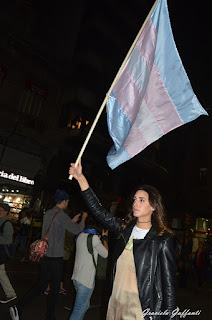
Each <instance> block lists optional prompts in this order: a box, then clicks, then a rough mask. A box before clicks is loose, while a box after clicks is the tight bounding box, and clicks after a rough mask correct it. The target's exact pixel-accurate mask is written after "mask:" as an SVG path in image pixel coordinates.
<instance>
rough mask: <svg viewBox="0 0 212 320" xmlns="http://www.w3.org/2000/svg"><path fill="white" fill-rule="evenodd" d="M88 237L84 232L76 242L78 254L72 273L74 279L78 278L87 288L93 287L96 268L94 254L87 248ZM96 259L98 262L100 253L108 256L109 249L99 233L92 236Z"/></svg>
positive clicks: (104, 256)
mask: <svg viewBox="0 0 212 320" xmlns="http://www.w3.org/2000/svg"><path fill="white" fill-rule="evenodd" d="M87 237H88V234H87V233H84V232H82V233H81V234H80V235H79V237H78V238H77V243H76V256H75V263H74V271H73V274H72V278H71V279H72V280H76V281H78V282H80V283H82V284H83V285H84V286H85V287H87V288H90V289H91V288H92V286H93V282H94V278H95V274H96V269H95V267H94V263H93V258H92V255H91V254H90V253H89V252H88V249H87ZM92 245H93V253H94V259H95V261H96V262H97V257H98V254H99V255H100V256H102V257H103V258H107V256H108V250H107V249H106V248H105V246H103V244H102V242H101V241H100V239H99V237H98V236H97V235H93V237H92Z"/></svg>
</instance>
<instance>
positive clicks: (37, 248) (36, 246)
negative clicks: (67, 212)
mask: <svg viewBox="0 0 212 320" xmlns="http://www.w3.org/2000/svg"><path fill="white" fill-rule="evenodd" d="M59 212H60V211H57V212H56V213H55V214H54V216H53V218H52V221H51V223H50V225H49V227H48V229H47V231H46V233H45V235H44V237H43V239H39V240H36V241H34V242H33V243H32V244H31V246H30V249H29V260H30V261H33V262H39V261H40V258H42V257H43V256H44V255H45V254H46V253H47V250H48V247H49V245H48V237H47V236H48V233H49V230H50V227H51V224H52V222H53V220H54V218H55V217H56V215H57V214H58V213H59Z"/></svg>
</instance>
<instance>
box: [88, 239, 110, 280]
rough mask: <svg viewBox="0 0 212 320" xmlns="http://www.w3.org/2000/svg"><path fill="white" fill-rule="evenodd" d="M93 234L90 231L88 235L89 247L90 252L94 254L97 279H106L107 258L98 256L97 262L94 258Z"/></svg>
mask: <svg viewBox="0 0 212 320" xmlns="http://www.w3.org/2000/svg"><path fill="white" fill-rule="evenodd" d="M92 239H93V234H91V233H89V234H88V237H87V248H88V252H89V253H90V254H91V255H92V259H93V264H94V267H95V269H96V279H98V280H105V279H106V273H107V258H103V257H101V256H100V255H98V257H97V264H96V261H95V259H94V254H93V245H92Z"/></svg>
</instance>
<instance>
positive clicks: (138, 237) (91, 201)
mask: <svg viewBox="0 0 212 320" xmlns="http://www.w3.org/2000/svg"><path fill="white" fill-rule="evenodd" d="M69 174H70V175H72V176H73V177H74V178H75V179H76V180H77V181H78V183H79V186H80V188H81V191H82V196H83V198H84V200H85V202H86V204H87V206H88V208H89V210H90V212H91V213H92V214H93V215H94V216H95V217H97V218H98V221H100V222H101V223H102V224H103V225H104V226H105V227H106V228H107V229H108V230H109V231H111V232H113V233H115V234H116V235H117V236H118V237H119V240H118V241H117V243H116V247H115V248H114V255H113V263H112V268H111V269H112V280H113V288H112V295H111V297H110V301H109V305H108V311H107V320H121V319H134V320H141V319H144V317H145V319H154V320H155V319H157V320H159V319H163V313H164V315H166V319H176V316H175V315H173V310H175V309H176V293H175V288H176V280H175V277H176V265H175V242H174V238H173V234H172V232H171V230H170V229H169V228H168V226H167V222H166V219H165V212H164V207H163V205H162V199H161V195H160V193H159V192H158V190H156V189H155V188H154V187H152V186H148V185H144V186H142V187H140V188H138V189H137V191H136V192H135V193H134V196H133V199H132V208H131V211H130V213H129V215H128V216H127V218H126V219H125V221H123V220H121V219H119V218H118V217H116V216H113V215H112V214H111V213H109V212H108V211H107V210H106V209H105V208H103V207H102V205H101V204H100V203H99V201H98V199H97V197H96V196H95V194H94V193H93V191H92V190H91V189H90V187H89V184H88V182H87V180H86V178H85V176H84V175H83V173H82V166H81V162H79V164H78V165H77V166H76V167H75V164H73V163H72V164H71V167H70V170H69Z"/></svg>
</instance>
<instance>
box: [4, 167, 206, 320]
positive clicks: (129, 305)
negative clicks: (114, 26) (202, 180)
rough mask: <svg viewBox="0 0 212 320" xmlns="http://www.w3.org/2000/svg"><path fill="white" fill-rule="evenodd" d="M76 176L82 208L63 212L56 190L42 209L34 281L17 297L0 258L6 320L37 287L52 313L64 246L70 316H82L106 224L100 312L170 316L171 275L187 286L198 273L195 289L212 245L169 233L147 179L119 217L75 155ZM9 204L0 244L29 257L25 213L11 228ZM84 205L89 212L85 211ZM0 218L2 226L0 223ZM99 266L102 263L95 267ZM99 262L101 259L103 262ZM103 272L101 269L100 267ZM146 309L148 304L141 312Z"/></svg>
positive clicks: (116, 319) (49, 315)
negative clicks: (106, 283)
mask: <svg viewBox="0 0 212 320" xmlns="http://www.w3.org/2000/svg"><path fill="white" fill-rule="evenodd" d="M69 173H70V174H71V175H72V176H73V177H74V178H75V179H76V180H77V182H78V184H79V187H80V189H81V194H82V198H83V199H84V202H85V205H86V207H87V208H88V209H86V210H84V211H83V212H82V213H80V214H77V215H75V216H74V217H73V218H70V217H69V216H68V215H67V214H66V213H65V211H66V209H67V207H68V204H69V195H68V194H67V193H66V191H64V190H59V189H58V190H57V191H56V193H55V196H54V200H55V206H54V207H53V208H51V209H50V210H48V211H46V213H45V214H44V217H43V225H42V235H41V236H42V237H43V236H44V235H45V234H46V231H47V229H48V228H49V226H50V229H49V233H48V250H47V253H46V254H45V255H44V256H43V257H42V258H41V260H40V265H41V274H40V281H39V283H38V284H36V285H35V286H34V287H33V288H32V289H30V290H29V291H28V292H27V293H26V294H25V295H24V296H23V297H18V298H17V295H16V292H15V290H14V289H13V287H12V285H11V283H10V280H9V278H8V276H7V274H6V270H5V263H1V262H0V283H1V285H2V288H3V290H4V292H5V299H2V300H1V301H0V302H1V303H8V302H10V301H12V300H15V299H17V301H16V304H14V305H13V306H11V307H10V308H9V312H10V316H11V318H12V319H13V320H20V319H22V316H23V315H24V309H25V307H26V306H27V305H29V304H30V303H31V302H32V301H33V299H34V298H35V297H36V296H37V295H39V294H40V293H41V292H42V293H45V294H46V295H47V307H46V318H45V319H46V320H55V307H56V303H57V298H58V294H59V293H63V294H66V289H65V288H64V284H63V282H64V270H65V266H66V261H67V260H68V259H69V258H70V252H72V253H74V254H75V260H74V267H73V273H72V275H71V279H72V281H73V285H74V288H75V290H76V298H75V303H74V306H73V310H72V311H71V315H70V318H69V320H82V319H83V318H84V316H85V313H86V311H87V310H88V308H89V305H90V299H91V296H92V293H93V290H94V287H95V283H96V282H97V280H96V279H97V273H98V266H99V265H100V260H101V259H102V261H106V263H104V266H107V257H108V255H109V256H110V254H111V253H110V250H109V249H110V248H109V246H108V232H109V234H113V237H114V238H115V239H116V240H115V245H114V247H113V250H111V252H112V254H111V257H110V261H111V263H110V266H109V269H110V275H108V273H107V276H108V277H110V279H111V295H110V298H109V299H108V300H109V302H108V309H107V315H106V318H107V320H121V319H125V318H127V319H135V320H142V319H145V320H150V319H157V320H158V319H162V318H163V312H165V313H166V318H167V319H175V318H176V317H173V314H172V312H173V310H175V309H176V307H177V302H176V287H177V276H178V277H179V286H180V287H186V285H187V280H188V276H189V274H190V273H191V271H192V272H193V274H194V270H195V274H196V276H197V282H198V290H201V288H202V286H203V283H204V280H205V276H206V271H208V272H209V271H210V270H212V266H211V260H212V259H211V256H212V248H211V246H210V245H208V246H207V247H206V244H205V242H203V241H198V240H197V239H196V238H195V237H194V236H193V235H192V234H191V233H190V232H189V230H186V231H185V233H184V237H183V238H182V239H176V237H175V235H174V233H173V232H172V230H171V229H170V228H169V227H168V224H167V219H166V215H165V210H164V206H163V201H162V198H161V195H160V193H159V192H158V190H157V189H155V188H154V187H152V186H149V185H143V186H141V187H139V188H137V189H136V190H135V192H134V194H133V197H132V205H131V208H130V210H129V212H128V215H127V216H126V218H125V219H119V218H118V217H117V216H116V215H114V214H112V213H111V212H109V211H108V210H106V209H105V208H104V207H103V206H102V205H101V204H100V202H99V200H98V199H97V197H96V195H95V194H94V192H93V191H92V189H91V188H90V186H89V183H88V181H87V179H86V178H85V176H84V175H83V172H82V166H81V163H80V162H79V164H78V165H77V166H75V164H71V167H70V172H69ZM9 210H10V207H9V206H8V205H7V204H4V203H0V245H9V244H11V243H12V241H13V231H14V229H15V231H16V237H15V240H14V243H13V246H12V255H13V256H14V255H15V254H16V250H17V248H18V246H19V245H20V246H21V248H22V254H23V257H22V259H21V261H26V260H27V258H28V248H27V243H28V237H29V230H30V224H31V221H30V219H29V218H28V217H27V212H26V211H25V210H23V211H22V212H21V214H20V219H19V222H18V224H17V225H16V226H15V227H14V228H13V226H12V224H11V222H10V221H9V220H8V213H9ZM88 212H89V213H88ZM1 226H2V227H1ZM102 268H103V267H102ZM105 268H106V267H105ZM105 276H106V275H105ZM148 310H149V312H148Z"/></svg>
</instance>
